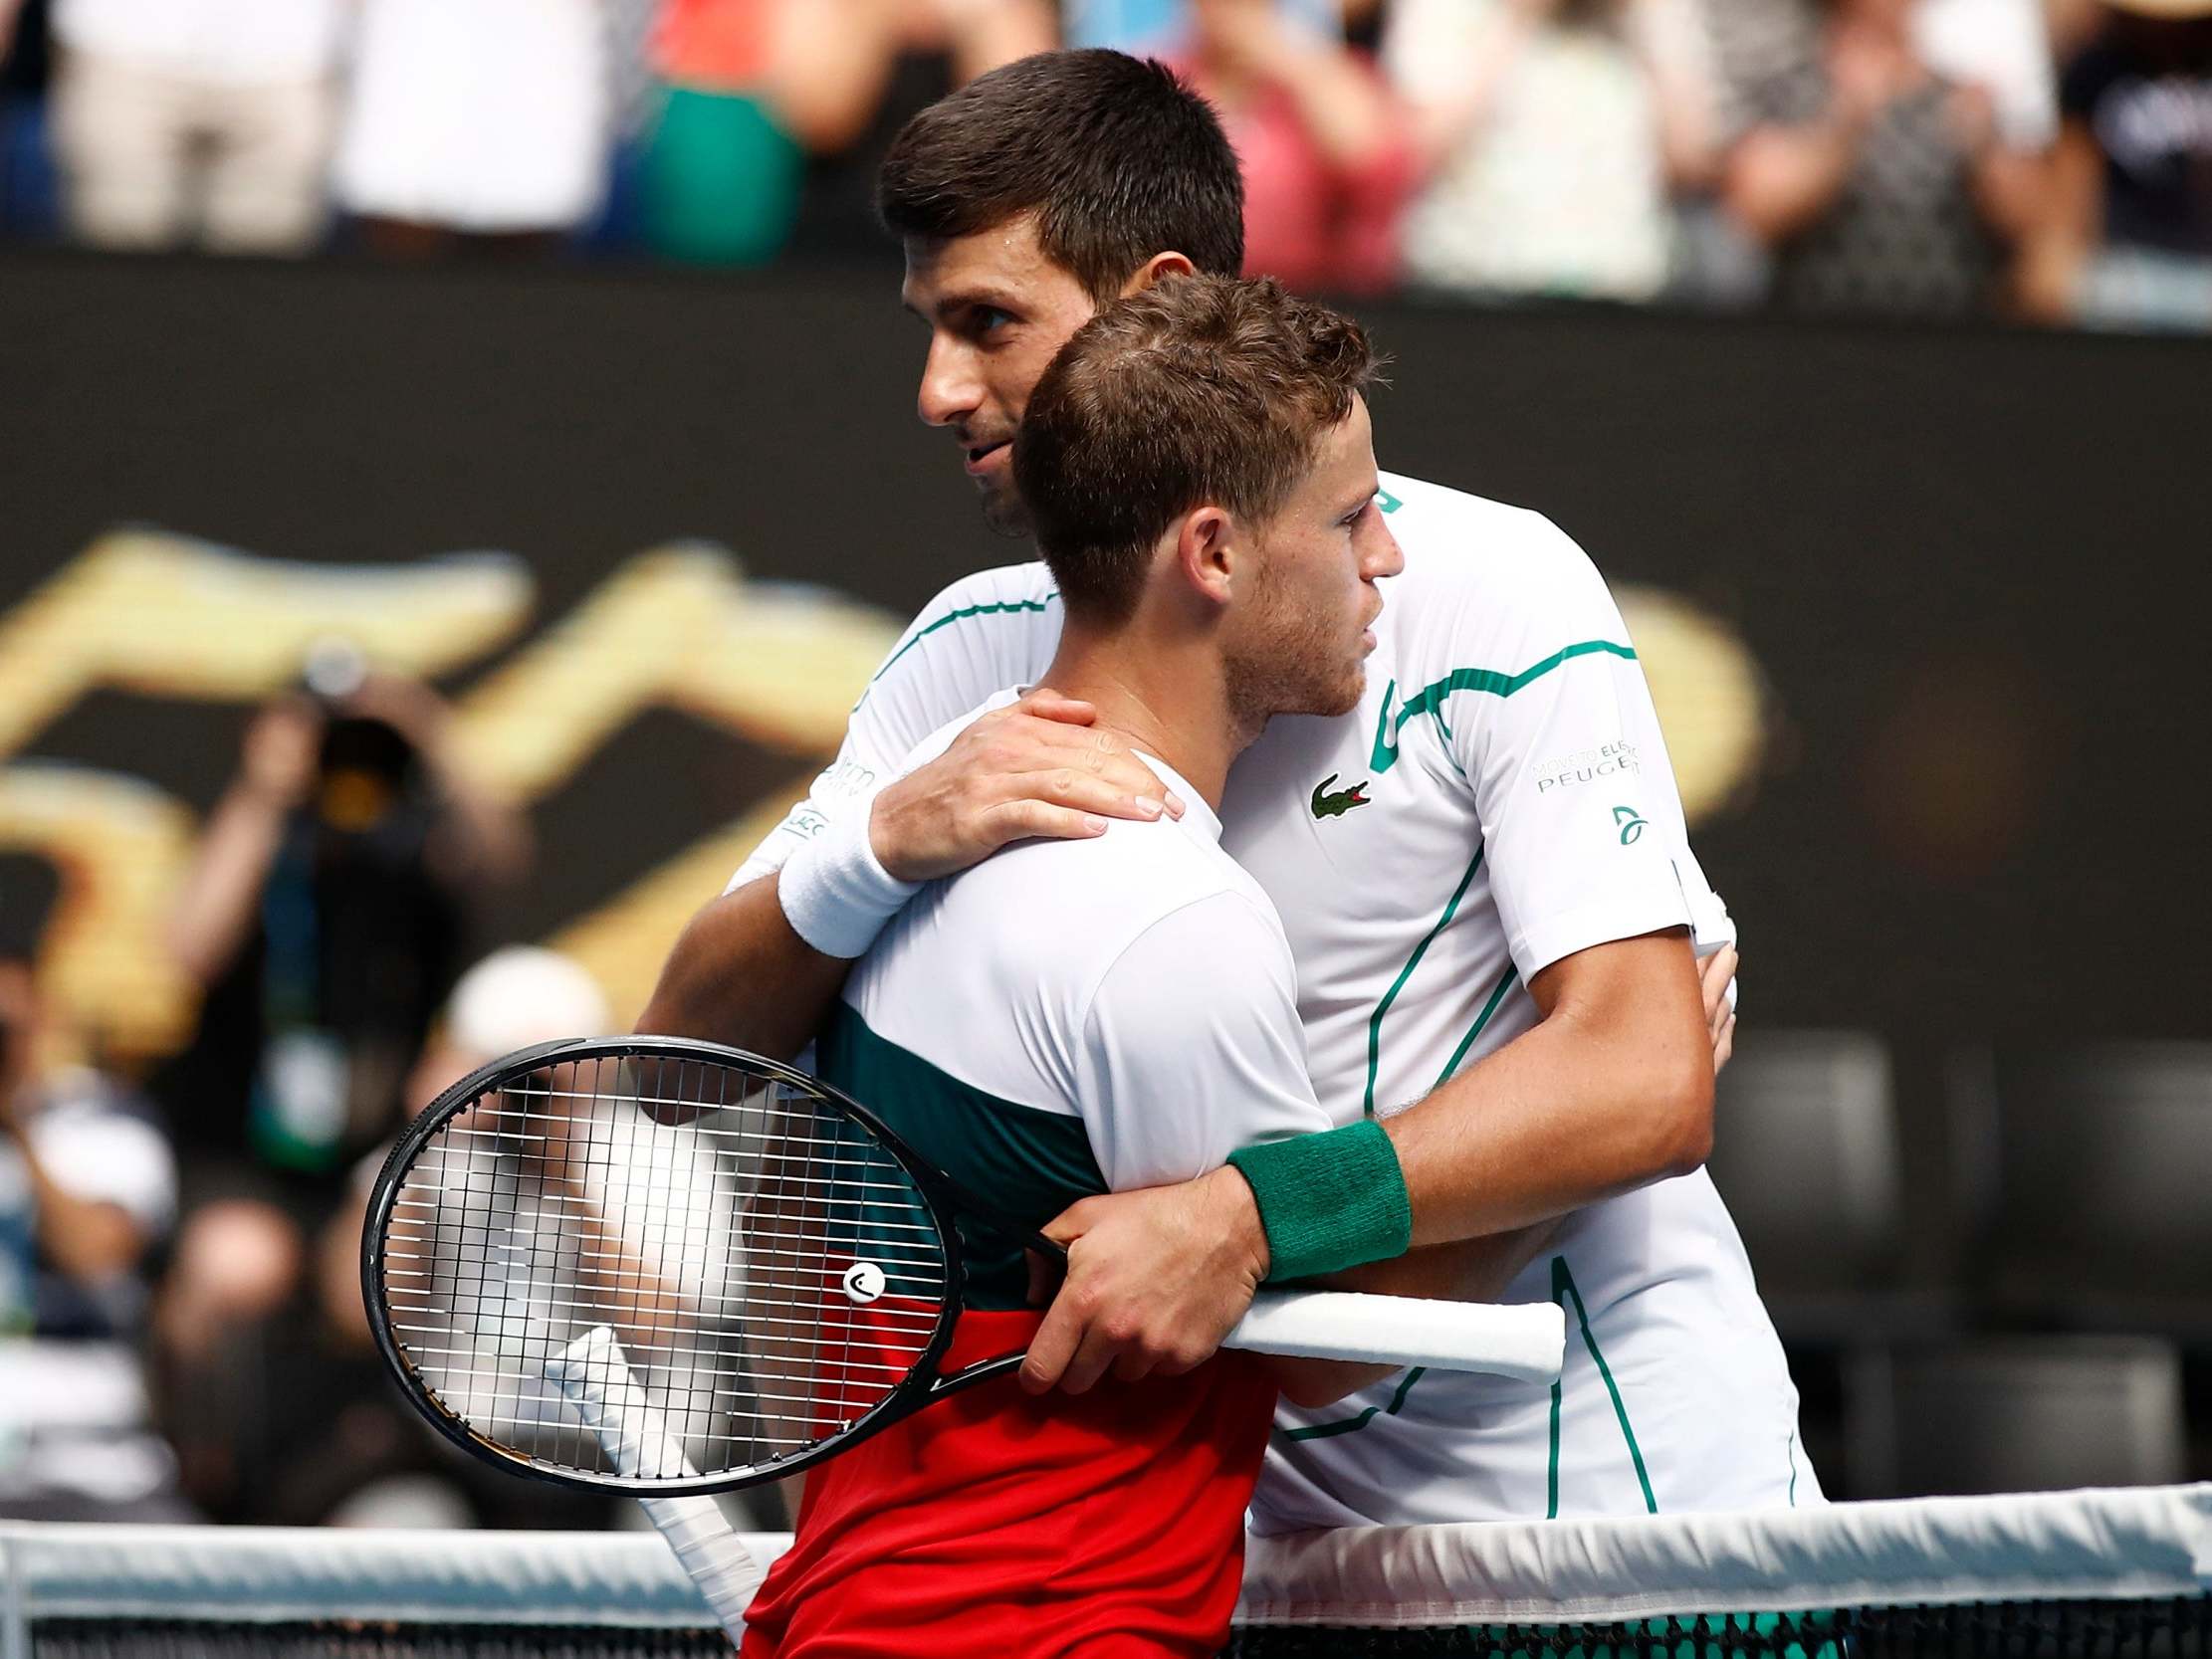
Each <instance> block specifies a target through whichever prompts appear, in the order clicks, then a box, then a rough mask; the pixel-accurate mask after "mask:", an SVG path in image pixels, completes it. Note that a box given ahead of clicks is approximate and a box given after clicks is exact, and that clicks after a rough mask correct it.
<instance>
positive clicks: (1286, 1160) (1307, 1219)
mask: <svg viewBox="0 0 2212 1659" xmlns="http://www.w3.org/2000/svg"><path fill="white" fill-rule="evenodd" d="M1228 1160H1229V1162H1230V1163H1232V1164H1234V1165H1235V1166H1236V1170H1237V1173H1239V1174H1241V1175H1242V1176H1243V1177H1244V1179H1245V1181H1246V1182H1247V1183H1248V1184H1249V1185H1250V1187H1251V1189H1252V1199H1253V1201H1254V1202H1255V1203H1256V1204H1257V1205H1258V1206H1259V1224H1260V1226H1261V1227H1263V1228H1264V1229H1265V1230H1266V1233H1267V1257H1268V1261H1267V1277H1268V1278H1269V1279H1310V1278H1312V1277H1313V1276H1314V1275H1316V1274H1320V1273H1340V1272H1342V1271H1343V1270H1344V1269H1346V1268H1348V1267H1358V1266H1360V1265H1361V1264H1362V1263H1365V1262H1382V1261H1388V1260H1390V1258H1391V1257H1393V1256H1402V1255H1404V1254H1405V1253H1406V1247H1407V1246H1408V1245H1409V1244H1411V1243H1412V1242H1413V1237H1414V1212H1413V1206H1412V1205H1411V1204H1410V1203H1409V1202H1408V1201H1407V1198H1406V1175H1405V1172H1404V1171H1403V1170H1402V1169H1400V1168H1399V1167H1398V1148H1397V1147H1395V1146H1393V1145H1392V1144H1391V1143H1390V1137H1389V1136H1388V1135H1386V1134H1384V1133H1383V1126H1382V1125H1381V1124H1378V1123H1377V1122H1375V1120H1374V1119H1372V1118H1363V1119H1362V1120H1360V1122H1358V1123H1356V1124H1347V1125H1346V1126H1345V1127H1344V1128H1342V1129H1333V1130H1329V1131H1328V1132H1326V1133H1325V1134H1321V1135H1300V1136H1296V1137H1293V1138H1292V1139H1291V1140H1288V1141H1267V1142H1265V1143H1263V1144H1261V1145H1257V1146H1243V1147H1239V1148H1238V1149H1237V1150H1235V1151H1233V1152H1231V1153H1229V1154H1228Z"/></svg>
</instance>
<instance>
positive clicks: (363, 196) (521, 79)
mask: <svg viewBox="0 0 2212 1659" xmlns="http://www.w3.org/2000/svg"><path fill="white" fill-rule="evenodd" d="M355 3H356V4H357V5H358V7H359V12H360V23H359V34H358V41H357V43H356V45H355V48H354V55H353V73H352V85H351V91H350V95H349V97H348V100H347V104H346V109H345V115H344V121H343V125H342V130H341V135H340V138H339V141H338V151H337V163H336V169H335V173H334V186H335V191H336V195H337V200H338V205H339V206H340V207H342V208H343V209H344V210H345V211H346V212H347V213H349V214H352V215H353V216H355V217H356V218H357V219H359V220H360V221H361V224H362V230H363V234H364V236H365V238H366V240H367V242H368V245H369V246H370V247H371V248H372V249H374V250H376V251H377V252H379V253H382V254H386V255H390V256H393V257H400V258H419V257H424V256H428V255H435V254H439V253H444V252H448V251H451V250H453V249H455V248H457V247H461V246H474V247H479V248H503V249H507V250H511V251H537V250H542V249H543V248H545V247H547V246H548V245H550V244H551V243H553V242H554V241H556V240H557V239H559V238H560V237H563V236H566V235H567V234H569V233H570V232H572V231H574V230H576V229H578V228H579V227H580V226H582V225H583V224H584V223H585V222H586V221H587V220H589V219H590V218H591V216H592V215H593V213H594V212H595V211H596V210H597V209H598V207H599V204H600V202H601V200H602V198H603V195H604V192H605V188H606V168H607V157H608V149H609V144H610V119H611V116H610V111H609V108H608V93H609V85H608V74H607V63H606V53H605V38H604V33H603V29H602V21H603V20H602V19H601V17H600V15H599V4H598V0H355Z"/></svg>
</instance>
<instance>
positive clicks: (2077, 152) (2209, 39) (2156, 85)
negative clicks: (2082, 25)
mask: <svg viewBox="0 0 2212 1659" xmlns="http://www.w3.org/2000/svg"><path fill="white" fill-rule="evenodd" d="M2061 96H2062V103H2063V107H2064V111H2065V124H2064V127H2063V129H2062V131H2061V134H2060V138H2059V144H2058V149H2057V151H2056V153H2055V154H2054V156H2053V157H2052V168H2051V184H2050V190H2049V194H2048V198H2047V201H2046V210H2045V214H2044V217H2043V220H2042V223H2041V224H2040V226H2039V227H2038V231H2037V235H2036V238H2035V245H2034V254H2033V257H2032V258H2031V259H2030V260H2029V262H2028V265H2027V273H2026V279H2025V282H2024V285H2023V286H2024V289H2025V292H2026V300H2027V305H2028V309H2029V311H2031V313H2033V314H2035V315H2037V316H2040V317H2043V318H2045V319H2047V320H2053V321H2057V320H2061V319H2066V318H2072V319H2075V320H2078V321H2081V322H2085V323H2090V324H2093V325H2100V326H2111V327H2150V328H2197V329H2203V328H2212V0H2127V3H2125V4H2115V5H2113V6H2112V7H2111V8H2109V9H2108V10H2107V11H2106V12H2105V14H2104V16H2103V18H2102V19H2101V26H2100V27H2099V28H2098V29H2097V32H2096V34H2095V35H2094V37H2093V38H2092V39H2091V41H2090V42H2089V44H2088V46H2087V47H2086V48H2085V49H2084V50H2083V51H2082V52H2081V53H2080V55H2079V56H2078V57H2076V58H2075V60H2074V62H2073V63H2072V64H2071V65H2070V66H2069V68H2068V70H2067V72H2066V78H2065V83H2064V87H2063V91H2062V95H2061Z"/></svg>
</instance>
